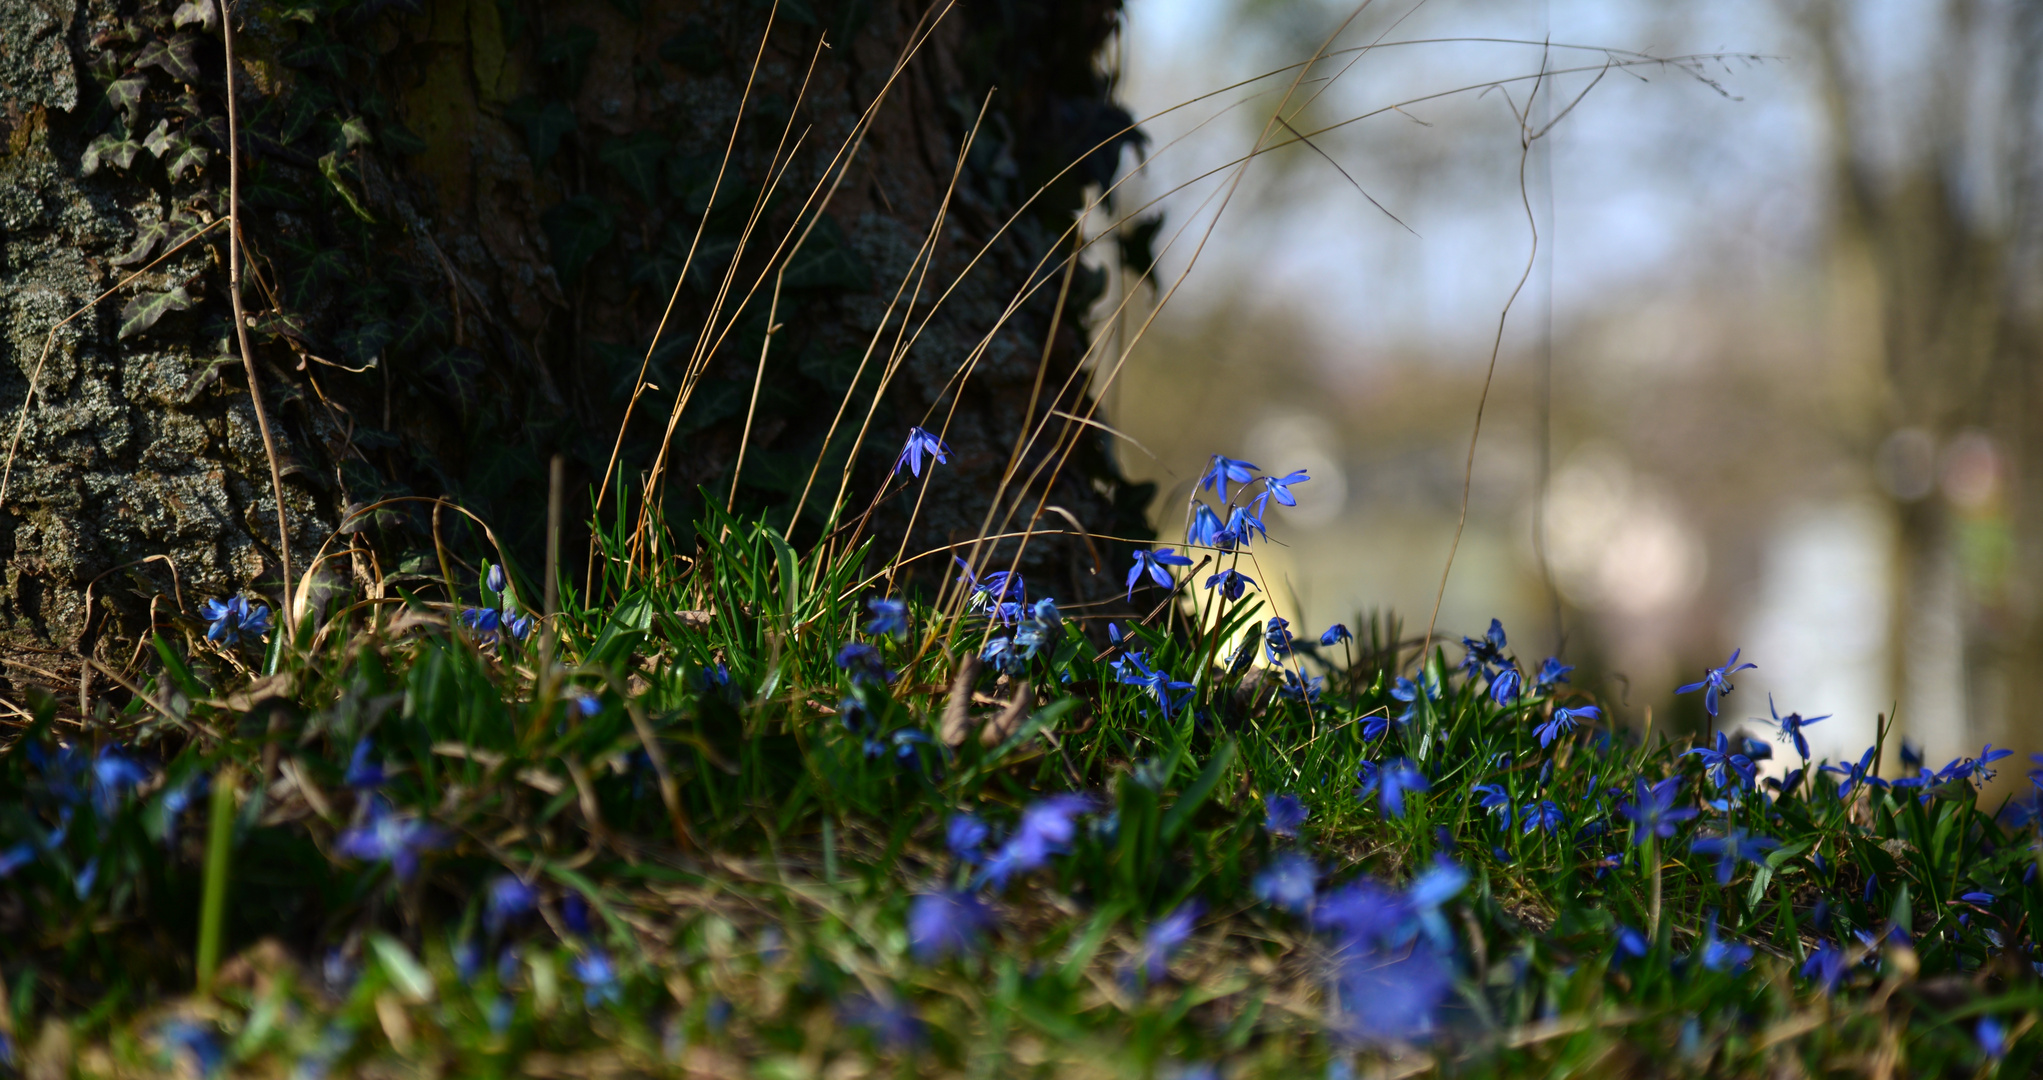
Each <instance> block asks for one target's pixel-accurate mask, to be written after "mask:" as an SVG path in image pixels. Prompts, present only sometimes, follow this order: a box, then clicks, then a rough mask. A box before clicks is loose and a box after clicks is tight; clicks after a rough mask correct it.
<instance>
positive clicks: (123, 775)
mask: <svg viewBox="0 0 2043 1080" xmlns="http://www.w3.org/2000/svg"><path fill="white" fill-rule="evenodd" d="M147 779H149V770H147V769H144V768H143V767H141V766H140V765H137V764H135V763H134V762H133V761H130V760H129V759H128V758H127V756H126V755H124V754H122V753H121V752H120V751H118V750H115V749H114V748H113V747H111V746H103V747H100V750H99V753H98V754H96V755H94V756H93V759H92V807H93V809H95V810H97V811H99V816H100V817H111V816H113V812H114V807H115V806H117V805H119V803H120V799H121V795H122V793H123V792H126V791H127V790H128V789H129V788H132V787H134V786H135V785H137V784H139V783H141V782H142V781H144V780H147Z"/></svg>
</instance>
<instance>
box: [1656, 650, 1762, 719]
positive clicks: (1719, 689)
mask: <svg viewBox="0 0 2043 1080" xmlns="http://www.w3.org/2000/svg"><path fill="white" fill-rule="evenodd" d="M1744 651H1745V650H1743V649H1732V650H1731V658H1730V659H1729V660H1726V661H1724V666H1723V667H1713V668H1710V669H1709V670H1707V671H1705V672H1703V677H1702V680H1701V681H1699V682H1692V683H1689V684H1688V685H1686V686H1681V687H1676V688H1675V691H1674V692H1675V693H1677V694H1687V693H1692V692H1694V691H1697V690H1702V691H1703V708H1704V709H1706V710H1708V712H1709V714H1710V715H1711V716H1715V715H1717V699H1718V698H1721V697H1723V696H1724V695H1725V694H1728V693H1730V692H1731V676H1733V675H1736V674H1737V673H1739V672H1741V671H1744V670H1745V669H1746V668H1757V667H1758V666H1759V665H1758V664H1751V663H1747V664H1741V663H1739V662H1738V654H1739V653H1741V652H1744Z"/></svg>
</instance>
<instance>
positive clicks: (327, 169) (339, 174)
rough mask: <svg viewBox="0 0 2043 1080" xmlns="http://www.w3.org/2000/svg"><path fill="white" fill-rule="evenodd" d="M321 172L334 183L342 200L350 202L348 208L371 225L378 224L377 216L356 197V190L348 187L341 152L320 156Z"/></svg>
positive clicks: (334, 187)
mask: <svg viewBox="0 0 2043 1080" xmlns="http://www.w3.org/2000/svg"><path fill="white" fill-rule="evenodd" d="M319 174H320V175H321V176H324V177H326V182H327V183H329V184H332V185H333V189H334V190H335V191H337V192H339V193H340V197H341V201H343V202H345V203H347V204H348V209H350V210H353V211H354V212H355V216H356V217H358V218H361V219H362V220H363V221H366V222H368V223H369V224H371V225H374V224H376V218H375V217H374V216H373V215H371V214H370V213H369V211H368V209H367V208H366V207H364V206H363V205H362V201H361V200H360V199H358V198H356V197H355V192H354V190H353V189H352V188H350V187H348V184H347V179H346V176H345V174H344V172H343V171H342V167H341V160H340V155H339V154H327V155H326V156H324V157H322V158H320V159H319Z"/></svg>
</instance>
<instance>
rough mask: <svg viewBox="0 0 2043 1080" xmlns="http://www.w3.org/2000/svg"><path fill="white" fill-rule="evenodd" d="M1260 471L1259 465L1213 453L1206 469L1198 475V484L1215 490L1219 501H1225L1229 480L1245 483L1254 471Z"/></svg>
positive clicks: (1252, 475) (1206, 488)
mask: <svg viewBox="0 0 2043 1080" xmlns="http://www.w3.org/2000/svg"><path fill="white" fill-rule="evenodd" d="M1262 471H1263V470H1262V469H1261V468H1260V467H1259V466H1256V465H1253V464H1251V463H1249V462H1246V461H1241V460H1238V459H1235V458H1231V457H1224V456H1222V455H1220V454H1215V455H1213V461H1212V463H1210V464H1208V465H1207V466H1206V471H1205V472H1204V473H1203V474H1201V475H1200V477H1199V486H1200V487H1201V488H1204V489H1205V490H1207V491H1212V492H1217V493H1218V494H1219V496H1220V501H1221V502H1226V501H1227V499H1228V495H1227V484H1228V482H1229V481H1233V482H1234V483H1237V484H1246V483H1248V482H1249V481H1250V480H1251V479H1253V478H1254V477H1255V474H1256V473H1259V472H1262Z"/></svg>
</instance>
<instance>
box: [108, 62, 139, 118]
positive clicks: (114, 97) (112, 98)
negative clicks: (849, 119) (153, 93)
mask: <svg viewBox="0 0 2043 1080" xmlns="http://www.w3.org/2000/svg"><path fill="white" fill-rule="evenodd" d="M148 89H149V76H147V75H144V74H142V73H141V72H139V71H138V72H135V73H134V74H132V75H126V76H123V77H121V78H118V79H115V80H114V81H113V83H112V84H111V85H109V86H108V87H107V88H106V101H107V104H109V105H112V106H113V107H114V108H116V109H119V110H120V111H121V115H122V116H125V117H126V118H127V121H128V126H129V127H133V126H135V125H136V124H139V123H141V122H142V94H143V92H144V91H146V90H148Z"/></svg>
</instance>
